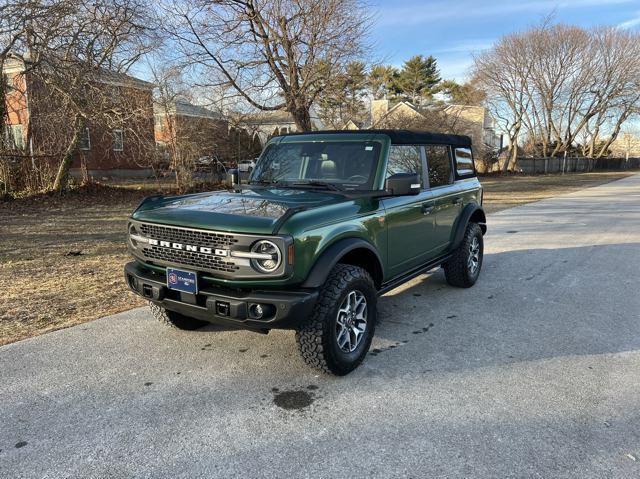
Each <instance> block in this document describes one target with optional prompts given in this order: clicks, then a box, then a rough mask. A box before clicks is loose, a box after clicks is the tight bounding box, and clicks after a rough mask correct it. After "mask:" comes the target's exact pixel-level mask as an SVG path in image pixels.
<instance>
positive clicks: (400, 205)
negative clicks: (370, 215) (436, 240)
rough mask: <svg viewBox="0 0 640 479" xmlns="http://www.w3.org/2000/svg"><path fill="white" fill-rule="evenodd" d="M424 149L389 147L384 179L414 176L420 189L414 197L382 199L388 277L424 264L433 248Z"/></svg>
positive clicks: (418, 147)
mask: <svg viewBox="0 0 640 479" xmlns="http://www.w3.org/2000/svg"><path fill="white" fill-rule="evenodd" d="M424 171H425V158H424V149H423V148H422V147H420V146H415V145H391V147H390V149H389V160H388V162H387V177H389V176H391V175H393V174H395V173H418V174H419V175H420V177H421V178H422V190H421V191H420V193H419V194H417V195H409V196H396V197H391V198H385V199H384V200H383V201H382V203H383V205H384V208H385V210H386V222H387V231H388V255H387V258H388V260H387V262H388V264H387V267H388V271H389V275H390V276H391V277H394V276H398V275H400V274H402V273H405V272H407V271H409V270H411V269H413V268H415V267H417V266H420V265H421V264H422V263H425V262H426V261H427V259H428V258H429V256H430V255H431V251H432V250H433V248H434V247H435V246H436V245H435V244H433V242H432V233H433V229H434V222H433V216H432V211H433V207H434V204H433V200H432V196H433V195H432V193H431V192H430V191H429V189H428V188H427V187H426V177H425V175H424Z"/></svg>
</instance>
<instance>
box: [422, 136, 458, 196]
mask: <svg viewBox="0 0 640 479" xmlns="http://www.w3.org/2000/svg"><path fill="white" fill-rule="evenodd" d="M424 150H425V153H426V155H427V167H428V169H429V187H431V188H436V187H438V186H445V185H449V184H451V182H452V179H453V178H452V175H451V159H450V158H449V147H448V146H445V145H425V147H424Z"/></svg>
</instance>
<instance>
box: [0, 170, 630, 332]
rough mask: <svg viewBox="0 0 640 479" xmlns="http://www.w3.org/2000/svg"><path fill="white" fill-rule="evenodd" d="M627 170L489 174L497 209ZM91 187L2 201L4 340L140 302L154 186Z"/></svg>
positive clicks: (488, 191) (488, 200) (489, 205)
mask: <svg viewBox="0 0 640 479" xmlns="http://www.w3.org/2000/svg"><path fill="white" fill-rule="evenodd" d="M628 174H629V173H588V174H571V175H564V176H562V175H549V176H536V177H496V178H484V179H483V180H482V182H483V184H484V186H485V207H486V209H487V210H488V211H489V212H493V211H498V210H501V209H505V208H509V207H512V206H516V205H519V204H523V203H528V202H531V201H536V200H539V199H543V198H548V197H550V196H555V195H558V194H562V193H566V192H570V191H574V190H577V189H581V188H586V187H589V186H595V185H599V184H602V183H606V182H608V181H613V180H615V179H618V178H622V177H624V176H627V175H628ZM136 187H137V188H138V189H135V188H131V187H129V188H93V189H91V190H88V191H87V190H85V191H81V192H75V193H71V194H68V195H66V196H64V197H56V196H42V197H37V198H31V199H20V200H16V201H13V202H8V203H0V239H1V241H0V287H1V288H2V299H0V344H6V343H10V342H14V341H18V340H20V339H24V338H28V337H30V336H34V335H37V334H41V333H44V332H47V331H51V330H55V329H60V328H64V327H68V326H72V325H74V324H78V323H82V322H85V321H90V320H92V319H96V318H99V317H101V316H105V315H109V314H113V313H117V312H120V311H125V310H127V309H130V308H133V307H136V306H140V305H142V304H144V303H143V301H142V300H140V299H139V298H137V297H136V296H134V295H133V294H132V293H130V292H129V291H128V290H127V288H126V286H125V283H124V280H123V272H122V268H123V265H124V263H125V262H126V261H128V255H127V252H126V247H125V239H124V237H125V225H126V218H127V216H128V215H129V213H130V212H131V211H132V210H133V209H134V207H135V206H136V204H137V203H138V202H139V201H140V200H141V199H142V197H143V196H145V195H148V194H151V193H152V192H153V191H152V190H151V189H149V188H148V185H146V186H145V188H142V189H140V185H136Z"/></svg>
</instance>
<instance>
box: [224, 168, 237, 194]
mask: <svg viewBox="0 0 640 479" xmlns="http://www.w3.org/2000/svg"><path fill="white" fill-rule="evenodd" d="M238 183H239V181H238V170H237V169H235V168H230V169H228V170H227V178H226V180H225V184H226V186H227V188H230V189H234V188H235V187H236V185H237V184H238Z"/></svg>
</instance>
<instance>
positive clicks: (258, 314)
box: [249, 304, 264, 319]
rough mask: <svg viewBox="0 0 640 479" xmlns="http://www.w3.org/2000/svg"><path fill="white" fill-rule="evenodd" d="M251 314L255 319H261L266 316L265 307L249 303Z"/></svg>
mask: <svg viewBox="0 0 640 479" xmlns="http://www.w3.org/2000/svg"><path fill="white" fill-rule="evenodd" d="M249 316H251V317H252V318H255V319H260V318H262V316H264V308H263V307H262V305H261V304H251V305H249Z"/></svg>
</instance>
